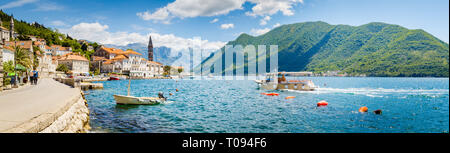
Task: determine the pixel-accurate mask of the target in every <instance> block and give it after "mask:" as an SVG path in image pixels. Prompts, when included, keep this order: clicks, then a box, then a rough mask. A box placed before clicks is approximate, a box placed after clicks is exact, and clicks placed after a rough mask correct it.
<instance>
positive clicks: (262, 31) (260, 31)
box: [250, 28, 270, 36]
mask: <svg viewBox="0 0 450 153" xmlns="http://www.w3.org/2000/svg"><path fill="white" fill-rule="evenodd" d="M269 31H270V29H269V28H264V29H252V30H251V31H250V34H252V35H254V36H259V35H263V34H266V33H267V32H269Z"/></svg>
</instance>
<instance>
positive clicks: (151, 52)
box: [148, 36, 153, 61]
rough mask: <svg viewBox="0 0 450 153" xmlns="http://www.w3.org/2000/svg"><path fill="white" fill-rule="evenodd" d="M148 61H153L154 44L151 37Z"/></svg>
mask: <svg viewBox="0 0 450 153" xmlns="http://www.w3.org/2000/svg"><path fill="white" fill-rule="evenodd" d="M148 60H149V61H153V43H152V36H150V38H149V41H148Z"/></svg>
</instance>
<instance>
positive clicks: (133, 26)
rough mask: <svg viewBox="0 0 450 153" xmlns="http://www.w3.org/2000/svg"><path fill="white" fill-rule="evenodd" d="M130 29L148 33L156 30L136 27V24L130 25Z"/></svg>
mask: <svg viewBox="0 0 450 153" xmlns="http://www.w3.org/2000/svg"><path fill="white" fill-rule="evenodd" d="M131 28H133V29H134V30H136V31H150V32H156V30H155V29H153V28H150V27H144V26H141V25H137V24H132V25H131Z"/></svg>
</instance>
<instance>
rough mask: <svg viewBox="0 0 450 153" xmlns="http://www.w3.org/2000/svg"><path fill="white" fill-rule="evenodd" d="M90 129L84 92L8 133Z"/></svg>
mask: <svg viewBox="0 0 450 153" xmlns="http://www.w3.org/2000/svg"><path fill="white" fill-rule="evenodd" d="M89 130H90V127H89V109H88V107H87V103H86V100H85V99H84V95H83V93H82V92H81V91H80V93H79V94H77V95H74V96H73V97H70V101H69V102H68V103H67V105H66V106H64V107H62V108H61V109H59V110H57V111H55V112H48V113H45V114H42V115H39V116H38V117H36V118H33V119H32V120H30V121H28V122H26V123H23V124H21V125H19V126H18V127H15V128H12V129H9V130H7V131H5V132H6V133H84V132H87V131H89Z"/></svg>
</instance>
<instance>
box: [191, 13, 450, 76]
mask: <svg viewBox="0 0 450 153" xmlns="http://www.w3.org/2000/svg"><path fill="white" fill-rule="evenodd" d="M228 44H229V45H243V46H244V47H245V46H246V45H250V44H252V45H278V50H279V52H278V56H279V60H278V61H279V64H278V65H279V71H312V72H316V73H320V72H326V71H341V73H347V74H350V75H360V74H365V75H368V76H407V77H426V76H433V77H448V76H449V64H448V61H449V47H448V43H445V42H443V41H441V40H439V39H437V38H436V37H434V36H432V35H430V34H429V33H427V32H425V31H423V30H410V29H407V28H404V27H401V26H398V25H392V24H386V23H369V24H365V25H362V26H356V27H355V26H348V25H330V24H328V23H325V22H305V23H297V24H290V25H284V26H280V27H278V28H275V29H273V30H272V31H270V32H268V33H266V34H264V35H261V36H258V37H253V36H250V35H247V34H242V35H241V36H239V37H238V38H237V39H236V40H235V41H231V42H229V43H228ZM267 50H269V49H268V48H267ZM223 53H224V49H223V48H222V49H221V50H220V51H218V52H216V53H215V55H216V56H215V57H216V58H214V57H213V56H211V57H209V58H208V59H206V60H205V61H203V62H202V63H203V64H205V66H210V65H211V63H213V62H214V61H215V60H217V57H222V58H223V56H220V55H222V54H223ZM240 54H242V53H240ZM256 60H264V59H255V58H249V59H247V61H248V62H256ZM247 64H248V63H246V64H245V67H246V65H247ZM242 66H244V65H235V66H234V67H233V66H232V65H226V66H224V69H222V71H232V70H233V69H235V68H237V67H242ZM196 70H199V67H197V69H196Z"/></svg>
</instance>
